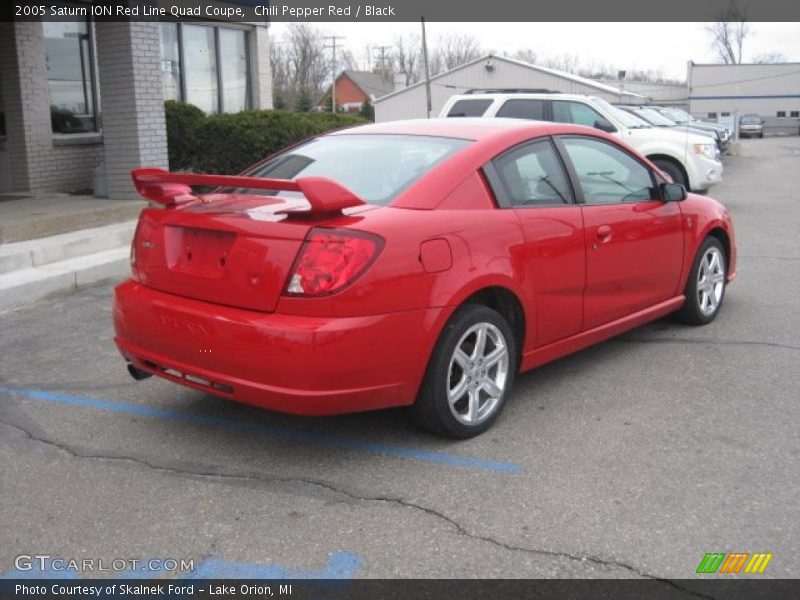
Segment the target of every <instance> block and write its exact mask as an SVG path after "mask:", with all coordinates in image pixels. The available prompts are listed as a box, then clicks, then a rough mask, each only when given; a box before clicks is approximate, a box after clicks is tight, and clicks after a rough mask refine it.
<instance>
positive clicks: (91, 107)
mask: <svg viewBox="0 0 800 600" xmlns="http://www.w3.org/2000/svg"><path fill="white" fill-rule="evenodd" d="M43 25H44V41H45V60H46V63H47V83H48V87H49V88H50V119H51V122H52V126H53V132H54V133H87V132H90V131H97V119H96V115H95V95H96V89H95V84H94V49H93V48H92V39H91V35H90V33H89V22H88V21H87V20H78V21H68V22H64V23H57V22H53V21H45V22H44V24H43Z"/></svg>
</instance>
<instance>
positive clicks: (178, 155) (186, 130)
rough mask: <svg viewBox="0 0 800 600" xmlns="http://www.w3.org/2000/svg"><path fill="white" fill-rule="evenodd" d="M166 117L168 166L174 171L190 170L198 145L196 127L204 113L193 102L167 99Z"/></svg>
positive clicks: (204, 115) (203, 117)
mask: <svg viewBox="0 0 800 600" xmlns="http://www.w3.org/2000/svg"><path fill="white" fill-rule="evenodd" d="M164 114H165V116H166V118H167V152H168V154H169V168H170V169H172V170H174V171H184V170H191V168H192V166H193V165H194V163H195V161H196V159H197V154H196V151H197V149H198V146H199V138H198V135H197V129H198V128H199V127H200V125H201V124H202V122H203V121H204V120H205V118H206V113H204V112H203V111H202V110H200V109H199V108H197V107H196V106H194V105H193V104H184V103H183V102H175V101H174V100H167V101H166V102H165V103H164Z"/></svg>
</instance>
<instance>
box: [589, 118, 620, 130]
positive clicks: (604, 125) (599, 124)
mask: <svg viewBox="0 0 800 600" xmlns="http://www.w3.org/2000/svg"><path fill="white" fill-rule="evenodd" d="M594 128H595V129H599V130H600V131H605V132H606V133H614V132H616V131H617V128H616V127H614V126H613V125H612V124H611V122H610V121H608V120H606V119H603V118H602V117H601V118H599V119H597V120H596V121H595V122H594Z"/></svg>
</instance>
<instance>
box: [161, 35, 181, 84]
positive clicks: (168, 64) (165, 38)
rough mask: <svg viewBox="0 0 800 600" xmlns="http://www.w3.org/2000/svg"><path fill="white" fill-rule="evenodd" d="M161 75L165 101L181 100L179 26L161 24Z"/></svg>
mask: <svg viewBox="0 0 800 600" xmlns="http://www.w3.org/2000/svg"><path fill="white" fill-rule="evenodd" d="M161 74H162V80H163V82H164V100H180V99H181V98H182V94H181V58H180V54H179V53H178V25H177V24H176V23H161Z"/></svg>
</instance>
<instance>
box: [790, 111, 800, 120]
mask: <svg viewBox="0 0 800 600" xmlns="http://www.w3.org/2000/svg"><path fill="white" fill-rule="evenodd" d="M789 116H790V117H791V118H792V119H800V110H793V111H792V112H790V113H789Z"/></svg>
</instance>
